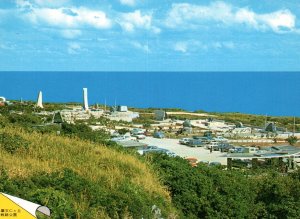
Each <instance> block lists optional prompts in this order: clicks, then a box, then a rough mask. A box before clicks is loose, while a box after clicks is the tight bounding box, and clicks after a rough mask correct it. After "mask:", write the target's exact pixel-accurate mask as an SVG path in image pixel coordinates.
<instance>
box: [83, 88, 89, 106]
mask: <svg viewBox="0 0 300 219" xmlns="http://www.w3.org/2000/svg"><path fill="white" fill-rule="evenodd" d="M83 108H84V110H85V111H88V110H89V104H88V91H87V88H83Z"/></svg>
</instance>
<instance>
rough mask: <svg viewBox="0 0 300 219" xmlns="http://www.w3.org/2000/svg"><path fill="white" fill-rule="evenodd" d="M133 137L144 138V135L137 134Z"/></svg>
mask: <svg viewBox="0 0 300 219" xmlns="http://www.w3.org/2000/svg"><path fill="white" fill-rule="evenodd" d="M135 137H136V138H137V139H145V138H146V135H143V134H139V135H135Z"/></svg>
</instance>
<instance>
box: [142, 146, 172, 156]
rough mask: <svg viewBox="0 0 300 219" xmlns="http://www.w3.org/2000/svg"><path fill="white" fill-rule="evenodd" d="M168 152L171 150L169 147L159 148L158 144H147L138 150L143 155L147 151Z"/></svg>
mask: <svg viewBox="0 0 300 219" xmlns="http://www.w3.org/2000/svg"><path fill="white" fill-rule="evenodd" d="M168 152H170V151H169V150H167V149H164V148H159V147H157V146H147V147H145V148H143V149H140V150H138V153H139V154H141V155H145V154H147V153H166V154H167V153H168Z"/></svg>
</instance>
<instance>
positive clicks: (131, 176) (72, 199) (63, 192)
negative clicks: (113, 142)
mask: <svg viewBox="0 0 300 219" xmlns="http://www.w3.org/2000/svg"><path fill="white" fill-rule="evenodd" d="M0 139H1V141H0V168H1V175H0V190H1V191H2V192H5V193H8V194H12V195H15V196H19V197H21V198H24V199H27V200H30V201H33V202H36V203H39V204H42V205H46V206H48V207H49V208H50V209H51V210H52V217H51V218H84V219H86V218H152V217H153V212H151V211H152V206H153V205H156V206H158V207H159V208H160V209H161V212H162V215H163V216H165V217H167V216H171V215H172V212H173V210H172V207H171V199H170V197H169V194H168V192H167V191H166V189H165V188H164V187H163V186H161V184H160V182H159V180H158V177H157V176H156V175H155V174H154V172H153V171H151V170H150V168H147V164H146V163H143V162H141V161H139V160H138V159H136V158H135V157H134V156H131V155H129V154H126V153H124V152H120V151H117V150H114V149H110V148H107V147H105V146H101V145H99V144H95V143H91V142H90V141H84V140H80V139H79V138H77V137H74V138H68V137H62V136H56V135H54V134H40V133H36V132H31V133H29V132H27V131H24V130H23V129H22V128H18V127H9V126H7V127H4V128H2V129H0Z"/></svg>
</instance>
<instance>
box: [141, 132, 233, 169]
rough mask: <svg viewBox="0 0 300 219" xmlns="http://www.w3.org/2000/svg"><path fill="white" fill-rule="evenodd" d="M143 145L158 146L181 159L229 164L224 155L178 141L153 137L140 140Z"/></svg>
mask: <svg viewBox="0 0 300 219" xmlns="http://www.w3.org/2000/svg"><path fill="white" fill-rule="evenodd" d="M140 142H142V143H146V144H148V145H149V146H158V147H160V148H164V149H168V150H169V151H172V152H174V153H176V155H178V156H180V157H183V158H185V157H195V158H197V159H198V161H209V162H214V161H216V162H220V163H221V164H223V165H226V164H227V159H226V157H222V156H223V155H224V153H221V152H219V151H213V152H212V153H210V151H209V150H207V149H205V148H204V147H189V146H186V145H181V144H179V142H178V139H166V138H163V139H158V138H153V137H147V138H146V139H143V140H140Z"/></svg>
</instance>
